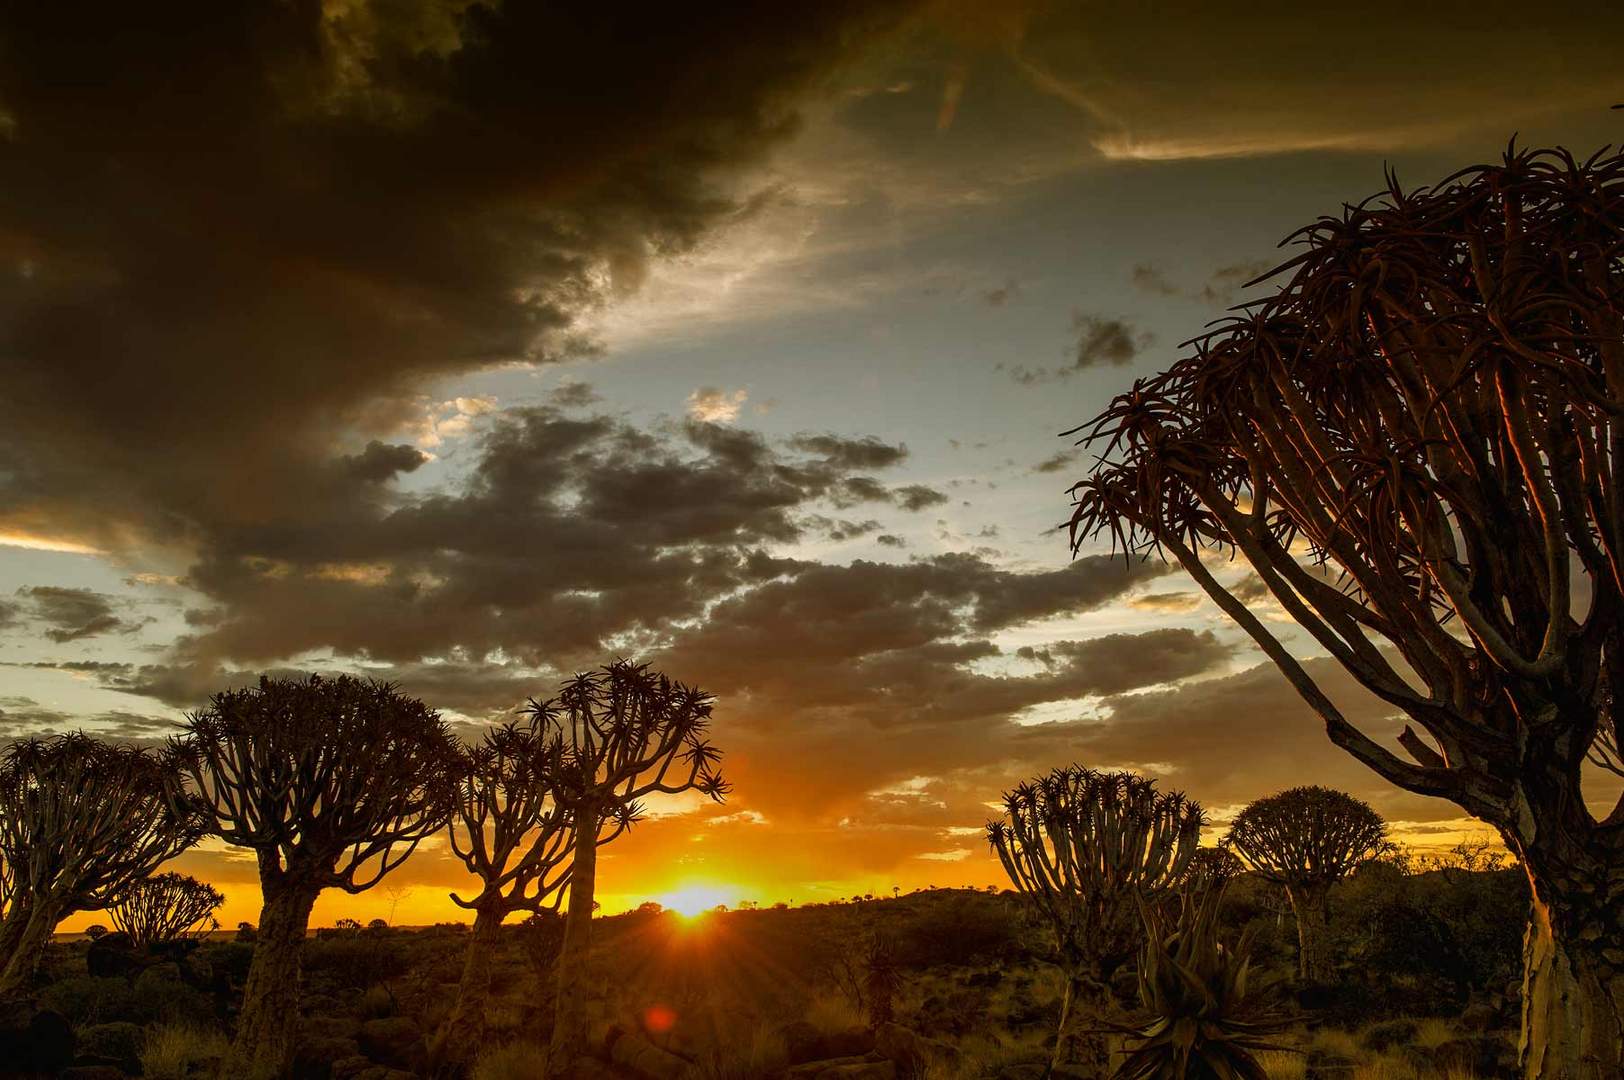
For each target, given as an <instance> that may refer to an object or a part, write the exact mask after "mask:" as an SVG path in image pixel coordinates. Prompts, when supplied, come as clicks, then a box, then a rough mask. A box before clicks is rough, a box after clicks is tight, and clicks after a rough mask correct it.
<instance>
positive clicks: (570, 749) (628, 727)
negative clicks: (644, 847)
mask: <svg viewBox="0 0 1624 1080" xmlns="http://www.w3.org/2000/svg"><path fill="white" fill-rule="evenodd" d="M714 701H715V699H714V698H712V697H711V695H709V694H707V693H705V692H704V691H703V690H700V689H698V688H695V687H690V686H684V685H683V684H682V683H679V682H675V681H673V680H671V679H670V678H668V677H666V676H665V675H663V674H660V673H659V672H656V671H653V670H652V669H650V667H649V666H648V665H647V664H638V663H633V662H631V661H629V660H617V661H615V662H613V663H611V664H607V665H605V666H604V667H602V668H600V669H598V670H596V671H589V672H585V673H583V674H580V675H577V676H576V677H575V678H573V679H571V680H570V681H569V682H567V683H565V684H564V686H563V688H562V689H560V690H559V692H558V695H557V696H556V697H553V698H550V699H548V700H546V701H537V700H535V699H532V700H531V701H530V704H529V706H528V709H527V711H528V712H529V714H530V716H531V718H532V720H533V722H534V724H535V725H536V727H537V728H538V729H539V730H541V731H543V732H545V733H546V734H547V735H548V736H549V737H553V738H556V740H557V742H558V743H559V745H560V747H561V750H560V757H559V760H558V764H557V768H556V771H555V773H554V781H555V782H554V784H553V796H554V798H555V799H557V800H558V801H559V802H560V803H561V804H562V805H563V806H564V807H565V808H566V809H573V808H574V807H577V806H581V805H585V804H591V805H593V806H595V807H596V808H597V809H598V811H599V812H602V813H605V814H608V815H610V816H613V817H614V818H615V819H616V820H617V822H618V824H619V829H620V830H623V829H624V828H626V827H628V826H630V825H631V824H632V823H633V822H635V821H637V820H638V818H639V817H640V816H641V815H642V812H643V807H642V803H641V801H640V800H642V799H644V798H646V797H647V796H649V795H652V794H655V793H657V792H658V793H662V794H667V795H676V794H680V793H682V792H685V791H698V792H700V793H701V794H704V795H707V796H709V797H710V798H712V799H715V800H717V801H721V799H722V798H723V797H724V796H725V795H726V794H727V792H728V784H727V782H726V781H725V780H723V779H722V776H721V773H720V772H719V771H718V770H717V766H718V763H719V762H720V761H721V756H722V755H721V751H720V750H718V749H717V748H716V747H715V746H714V745H712V744H711V742H710V741H709V740H708V739H707V738H706V732H707V729H708V728H709V725H710V718H711V710H712V707H713V704H714ZM613 835H618V830H616V831H615V832H614V833H613ZM609 838H612V836H611V837H609ZM600 842H607V841H606V840H600Z"/></svg>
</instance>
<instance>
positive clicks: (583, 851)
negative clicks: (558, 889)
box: [547, 805, 598, 1075]
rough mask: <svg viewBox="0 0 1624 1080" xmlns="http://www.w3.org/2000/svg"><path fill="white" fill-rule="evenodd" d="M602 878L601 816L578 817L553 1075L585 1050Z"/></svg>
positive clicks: (588, 810)
mask: <svg viewBox="0 0 1624 1080" xmlns="http://www.w3.org/2000/svg"><path fill="white" fill-rule="evenodd" d="M597 876H598V811H597V807H594V806H586V805H583V806H581V807H579V808H577V809H576V812H575V857H574V862H573V863H572V864H571V867H570V905H569V913H568V914H567V915H566V916H565V918H564V944H563V946H562V947H561V948H560V949H559V952H558V996H557V1000H556V1001H555V1002H554V1005H553V1038H552V1045H551V1048H550V1050H549V1052H548V1058H547V1060H548V1067H549V1070H550V1071H551V1072H552V1073H553V1074H554V1075H558V1073H559V1070H560V1069H563V1068H567V1067H568V1066H569V1065H570V1064H571V1063H572V1062H574V1061H575V1060H576V1058H577V1056H578V1055H579V1053H580V1051H581V1049H582V1048H583V1047H584V1046H585V1044H586V1020H587V1017H586V1009H585V1004H586V1003H585V1000H584V999H585V996H586V989H587V987H588V985H589V982H590V980H589V979H588V977H587V960H588V955H587V954H588V950H589V949H590V948H591V944H592V894H593V891H594V890H595V889H596V888H597Z"/></svg>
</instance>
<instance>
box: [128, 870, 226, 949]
mask: <svg viewBox="0 0 1624 1080" xmlns="http://www.w3.org/2000/svg"><path fill="white" fill-rule="evenodd" d="M225 902H226V898H225V895H224V894H222V893H221V892H220V890H218V889H216V888H215V887H214V886H212V885H209V884H207V883H205V882H202V881H199V880H197V879H196V878H194V877H189V876H187V875H186V874H175V873H168V874H154V875H153V876H152V877H149V878H147V879H146V880H144V881H139V882H136V883H135V884H134V885H132V886H130V888H128V889H126V890H125V891H124V892H123V894H121V895H120V896H119V899H118V902H117V903H115V904H114V905H113V906H112V907H111V908H110V909H109V911H110V913H111V914H112V916H113V925H114V926H116V927H118V928H119V929H120V930H122V931H124V933H126V934H128V935H130V940H131V941H133V942H134V943H135V945H136V946H138V947H140V946H146V945H151V944H154V943H155V942H162V941H174V940H175V939H177V938H179V937H182V936H183V935H185V934H188V933H192V932H194V931H202V930H212V929H214V928H215V927H217V926H219V925H220V924H219V923H218V922H216V921H215V919H214V913H215V911H217V910H218V909H219V907H220V905H221V904H223V903H225Z"/></svg>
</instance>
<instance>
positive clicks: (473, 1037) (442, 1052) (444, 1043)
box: [433, 905, 502, 1075]
mask: <svg viewBox="0 0 1624 1080" xmlns="http://www.w3.org/2000/svg"><path fill="white" fill-rule="evenodd" d="M501 933H502V912H501V909H500V908H498V907H496V906H495V905H490V906H486V907H482V908H480V909H479V910H478V911H477V912H476V913H475V915H474V929H473V933H472V934H470V935H469V939H468V953H467V955H466V956H465V957H464V959H463V964H462V983H461V985H460V986H459V987H458V988H457V1004H456V1005H455V1006H454V1007H453V1008H452V1010H451V1017H450V1019H448V1020H447V1021H446V1025H445V1029H444V1030H443V1031H442V1032H441V1033H440V1038H439V1042H438V1044H437V1045H436V1046H435V1048H434V1055H433V1056H434V1060H435V1064H436V1066H437V1067H438V1069H439V1070H441V1071H442V1072H450V1073H452V1074H457V1075H460V1074H461V1073H462V1072H463V1071H464V1070H465V1069H466V1067H467V1066H468V1064H469V1063H470V1062H471V1061H473V1059H474V1058H475V1057H476V1056H477V1054H478V1051H479V1048H480V1041H481V1040H482V1039H484V1037H485V1006H486V1003H487V1002H488V1001H489V1000H490V994H491V965H492V961H493V960H494V958H495V954H496V945H497V941H498V940H499V938H500V937H501Z"/></svg>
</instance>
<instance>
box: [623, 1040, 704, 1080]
mask: <svg viewBox="0 0 1624 1080" xmlns="http://www.w3.org/2000/svg"><path fill="white" fill-rule="evenodd" d="M608 1047H609V1061H610V1062H611V1063H612V1064H615V1065H624V1066H625V1067H626V1068H628V1069H631V1070H633V1071H634V1072H637V1073H639V1074H641V1075H643V1076H646V1077H648V1078H649V1080H681V1078H683V1077H686V1076H689V1075H691V1074H692V1073H693V1072H694V1066H693V1063H692V1062H690V1061H688V1060H686V1059H684V1058H681V1057H678V1056H677V1055H676V1054H673V1053H671V1052H670V1051H669V1050H664V1049H661V1048H660V1047H658V1046H655V1045H654V1044H653V1043H651V1042H649V1041H648V1040H647V1039H645V1038H643V1036H641V1035H639V1034H637V1033H636V1032H634V1031H620V1032H619V1033H618V1034H617V1035H615V1036H614V1037H612V1038H611V1039H609V1040H608Z"/></svg>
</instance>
